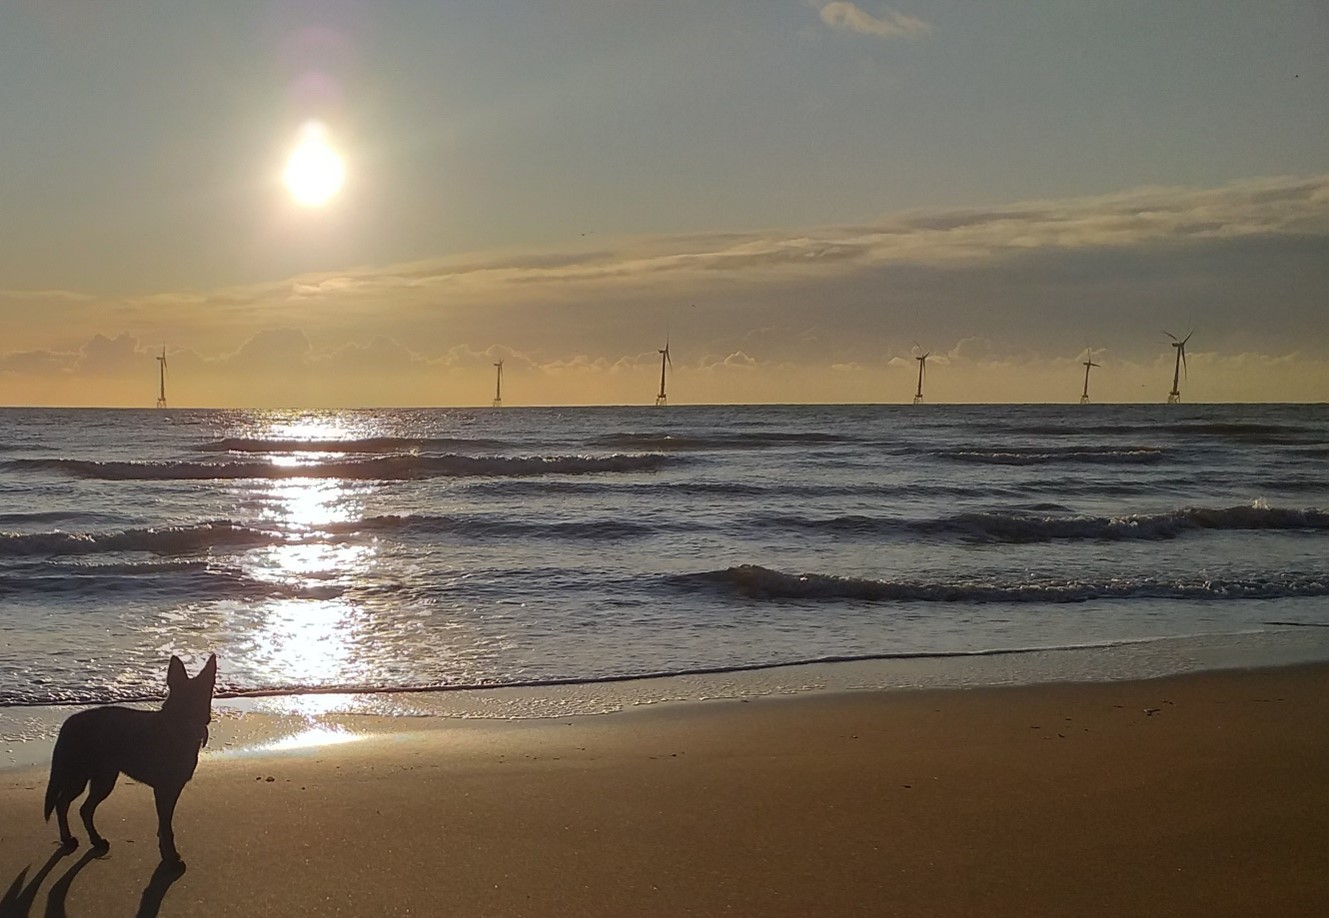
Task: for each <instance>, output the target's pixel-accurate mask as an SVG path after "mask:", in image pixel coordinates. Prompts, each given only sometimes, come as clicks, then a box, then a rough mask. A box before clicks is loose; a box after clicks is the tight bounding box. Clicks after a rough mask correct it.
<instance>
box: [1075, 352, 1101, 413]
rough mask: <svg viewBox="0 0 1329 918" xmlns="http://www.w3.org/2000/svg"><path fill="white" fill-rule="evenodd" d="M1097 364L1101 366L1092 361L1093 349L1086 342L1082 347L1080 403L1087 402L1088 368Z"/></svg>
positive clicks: (1085, 403) (1084, 403)
mask: <svg viewBox="0 0 1329 918" xmlns="http://www.w3.org/2000/svg"><path fill="white" fill-rule="evenodd" d="M1097 366H1102V364H1098V363H1094V349H1093V348H1091V347H1090V346H1089V345H1087V344H1086V345H1085V347H1084V391H1083V392H1081V393H1080V404H1081V405H1087V404H1089V368H1090V367H1097Z"/></svg>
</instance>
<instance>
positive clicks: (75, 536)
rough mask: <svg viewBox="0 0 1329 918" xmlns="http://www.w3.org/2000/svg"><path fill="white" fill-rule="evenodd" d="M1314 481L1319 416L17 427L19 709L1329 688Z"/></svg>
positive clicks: (121, 421)
mask: <svg viewBox="0 0 1329 918" xmlns="http://www.w3.org/2000/svg"><path fill="white" fill-rule="evenodd" d="M1326 468H1329V406H1323V405H1310V406H1306V405H1201V406H1187V405H1172V406H1164V405H1154V406H1142V405H1130V406H1095V405H1087V406H1080V405H1071V406H943V405H919V406H880V405H872V406H821V405H818V406H769V407H767V406H710V407H683V406H675V407H668V408H658V409H657V408H543V409H535V408H531V409H526V408H503V409H465V410H459V409H447V410H444V409H433V410H426V409H419V410H417V409H410V410H354V411H350V410H348V411H233V410H187V409H161V410H142V411H139V410H51V409H3V410H0V710H3V709H10V710H14V709H16V708H19V707H23V706H31V705H48V704H68V703H94V702H102V701H141V700H148V699H156V698H159V697H160V695H161V692H162V682H163V672H164V661H165V660H166V659H167V657H168V656H169V655H171V654H179V655H181V656H183V657H185V658H186V659H187V660H190V661H191V662H192V663H194V664H195V665H196V664H197V663H198V662H201V660H202V659H204V658H205V657H206V655H207V654H208V653H212V652H215V653H216V654H217V655H218V657H219V659H220V662H221V676H220V679H219V694H221V695H223V696H226V695H231V696H234V695H240V694H253V693H260V694H265V693H271V694H276V695H290V696H298V695H300V694H301V693H307V692H311V691H314V692H355V691H371V692H373V691H386V690H399V689H412V690H415V689H438V690H443V689H465V688H480V687H491V688H492V687H503V686H526V687H536V688H537V689H539V688H540V687H549V688H548V691H549V692H550V693H553V692H554V687H555V686H559V685H563V684H573V685H597V684H598V685H607V684H615V683H617V682H618V681H619V680H624V679H633V678H636V677H642V676H650V675H671V674H673V675H676V674H697V673H711V674H725V673H730V672H740V671H745V670H752V669H754V668H759V667H770V666H776V667H779V666H784V665H788V664H799V663H808V662H816V661H844V660H867V661H871V660H895V661H901V663H902V667H903V668H901V669H900V670H899V671H900V672H904V673H908V672H911V671H916V669H915V670H910V669H909V668H908V666H907V665H904V664H905V663H907V661H937V660H941V661H945V660H958V661H965V660H974V659H982V660H989V661H991V660H996V659H999V660H1000V664H999V665H994V666H990V667H989V670H986V671H990V672H992V673H996V674H998V675H996V676H993V677H992V678H994V679H996V678H999V679H1000V680H1001V681H1021V680H1023V679H1033V678H1037V677H1039V675H1040V673H1043V672H1045V671H1046V672H1051V673H1052V674H1053V675H1054V676H1055V675H1056V674H1057V673H1063V674H1064V673H1065V672H1072V673H1073V675H1075V676H1076V677H1088V678H1095V677H1113V676H1117V675H1139V674H1148V675H1157V674H1161V673H1162V672H1166V671H1170V670H1180V669H1185V668H1188V667H1190V666H1192V665H1194V663H1195V661H1196V660H1204V659H1208V660H1215V661H1219V663H1218V664H1216V665H1220V664H1221V665H1243V664H1244V663H1248V662H1249V663H1257V662H1269V661H1270V659H1273V660H1274V661H1275V662H1277V661H1278V660H1280V659H1329V602H1326V597H1327V596H1329V573H1327V572H1326V562H1325V559H1326V557H1329V473H1327V472H1326ZM1160 646H1166V647H1168V648H1170V649H1169V650H1168V651H1167V652H1166V653H1161V654H1160V653H1159V651H1158V649H1157V648H1158V647H1160ZM1271 646H1272V647H1275V648H1276V650H1277V653H1275V654H1274V656H1273V657H1272V658H1270V657H1269V654H1268V648H1269V647H1271ZM1215 647H1218V648H1220V650H1221V652H1215V651H1214V648H1215ZM1178 648H1180V649H1178ZM1188 648H1190V649H1192V650H1196V651H1197V652H1196V653H1191V652H1188ZM1202 648H1208V650H1207V651H1206V652H1207V653H1208V656H1205V655H1204V654H1201V653H1198V651H1199V649H1202ZM1094 649H1098V650H1099V651H1101V652H1100V653H1098V654H1097V655H1096V656H1092V657H1089V658H1086V657H1085V653H1086V650H1094ZM1059 659H1060V660H1065V661H1070V660H1082V661H1083V660H1085V659H1089V660H1090V661H1091V662H1089V663H1088V664H1084V665H1080V664H1077V666H1078V668H1075V667H1072V668H1071V670H1067V669H1065V668H1064V667H1063V668H1062V669H1058V665H1057V664H1056V662H1055V661H1057V660H1059ZM1093 660H1098V661H1099V662H1098V663H1094V662H1092V661H1093ZM1049 661H1052V662H1051V663H1050V662H1049ZM1105 661H1106V662H1105ZM1132 661H1139V665H1138V666H1135V665H1133V664H1132ZM969 671H970V672H973V671H974V670H972V668H971V669H970V670H969ZM906 681H908V679H906ZM528 694H529V693H528ZM574 707H575V706H574Z"/></svg>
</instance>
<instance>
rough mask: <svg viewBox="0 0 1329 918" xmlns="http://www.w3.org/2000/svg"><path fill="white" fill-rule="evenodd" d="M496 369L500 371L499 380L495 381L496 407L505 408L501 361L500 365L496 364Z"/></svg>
mask: <svg viewBox="0 0 1329 918" xmlns="http://www.w3.org/2000/svg"><path fill="white" fill-rule="evenodd" d="M494 368H495V369H496V370H498V379H497V380H495V382H494V407H495V408H502V407H503V361H501V360H500V361H499V362H498V363H496V364H494Z"/></svg>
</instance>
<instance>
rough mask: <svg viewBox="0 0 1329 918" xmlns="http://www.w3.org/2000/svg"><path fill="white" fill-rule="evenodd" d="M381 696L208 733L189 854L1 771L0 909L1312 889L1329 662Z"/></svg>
mask: <svg viewBox="0 0 1329 918" xmlns="http://www.w3.org/2000/svg"><path fill="white" fill-rule="evenodd" d="M396 723H397V724H398V726H399V727H400V728H402V730H405V729H410V730H412V731H413V732H395V733H389V734H377V735H373V736H370V737H368V738H366V739H363V740H361V741H359V742H354V743H347V744H343V745H335V746H323V747H312V748H309V749H306V750H304V751H300V752H288V753H281V754H262V755H256V754H243V753H235V752H226V753H223V754H220V755H214V756H209V757H206V758H205V759H204V761H203V762H202V764H201V765H200V768H199V772H198V775H197V776H196V778H195V780H194V782H193V783H192V784H191V785H190V786H189V787H188V788H187V789H186V790H185V793H184V796H183V797H182V799H181V803H180V808H179V810H178V811H177V814H176V821H175V826H176V839H177V843H178V844H179V846H180V849H181V851H182V852H183V854H184V856H185V858H186V860H187V861H188V862H189V868H188V870H187V871H186V872H185V873H184V874H182V875H179V876H174V875H163V874H154V868H155V867H156V863H157V858H156V845H155V840H154V837H153V833H154V830H155V825H154V819H153V815H152V803H151V794H150V792H149V791H148V790H147V789H146V788H143V787H139V786H133V785H129V784H128V783H127V782H124V783H122V786H121V787H120V788H118V789H117V791H116V792H115V793H114V794H113V795H112V796H111V798H110V799H109V800H108V801H107V802H106V803H105V804H103V805H102V807H101V809H100V811H99V820H98V824H99V827H100V829H101V831H102V833H103V834H104V835H106V836H107V837H108V838H109V839H110V840H111V845H112V847H111V851H110V854H109V855H108V856H106V857H103V858H90V857H81V856H80V855H84V854H85V853H86V840H85V842H84V845H85V847H84V848H82V849H80V850H79V851H77V852H75V853H74V854H72V855H69V856H67V857H64V858H62V859H54V858H53V855H54V854H55V838H56V831H55V827H54V826H53V825H46V824H43V823H42V821H41V798H42V793H43V791H44V787H45V775H44V774H40V773H37V772H33V771H10V772H4V773H0V890H4V889H7V890H8V892H7V893H5V895H4V899H3V904H0V916H5V918H8V916H11V915H65V914H68V915H70V916H99V915H114V916H124V915H131V914H134V913H135V910H136V909H137V910H139V913H140V914H148V915H151V914H161V915H207V916H217V915H244V916H255V915H283V916H284V915H459V916H491V915H492V916H545V915H551V916H552V915H558V916H602V915H603V916H611V915H612V916H655V915H658V916H678V915H706V916H712V915H715V916H724V915H743V916H746V915H752V916H763V918H772V916H784V915H789V916H795V915H796V916H809V915H827V916H849V915H872V916H886V915H917V916H951V915H965V916H1004V915H1011V916H1032V915H1058V916H1062V915H1064V916H1090V915H1104V916H1107V915H1111V916H1123V915H1197V916H1199V915H1203V916H1215V915H1242V916H1247V915H1273V916H1285V915H1316V916H1319V915H1324V914H1326V913H1329V729H1326V725H1329V667H1310V668H1295V669H1280V670H1267V671H1251V672H1231V673H1217V674H1205V675H1199V676H1187V677H1179V678H1173V679H1166V680H1156V681H1147V682H1133V683H1111V684H1096V685H1044V686H1034V687H1023V688H1001V689H981V690H960V691H919V692H885V693H863V694H850V695H819V696H802V697H795V698H776V699H759V700H754V701H751V702H747V703H744V702H737V701H731V702H706V703H698V704H692V705H678V706H669V707H662V708H657V709H651V710H645V711H638V712H634V713H626V714H611V715H600V716H591V717H582V718H576V719H571V720H551V721H538V722H524V723H493V722H490V723H477V722H465V721H441V722H437V721H436V722H431V723H430V724H429V725H428V726H427V728H426V729H419V728H420V727H421V724H420V723H419V722H418V721H417V720H416V719H409V718H408V719H398V721H397V722H396ZM78 833H79V834H80V835H82V829H81V827H79V829H78ZM11 884H12V885H11Z"/></svg>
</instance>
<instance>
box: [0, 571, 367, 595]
mask: <svg viewBox="0 0 1329 918" xmlns="http://www.w3.org/2000/svg"><path fill="white" fill-rule="evenodd" d="M343 592H344V588H343V587H342V586H340V585H338V584H333V583H310V582H285V581H280V582H279V581H269V580H262V579H258V578H255V577H250V576H248V575H246V574H244V573H243V572H241V571H239V570H236V569H234V568H228V567H216V566H213V565H211V564H209V563H208V562H206V561H188V562H180V563H153V562H146V563H140V564H89V565H47V566H45V567H44V569H43V570H42V571H41V572H19V573H5V574H0V596H24V597H31V596H32V595H34V594H38V595H44V596H50V595H60V594H66V595H68V596H71V597H75V598H77V599H79V600H89V599H97V598H101V597H106V596H113V595H118V594H125V593H128V594H132V595H134V596H135V597H137V598H144V597H148V596H150V597H152V598H155V599H161V598H163V597H169V598H171V599H173V600H176V601H179V600H187V599H194V600H209V601H215V600H232V601H245V600H258V599H334V598H336V597H337V596H340V595H341V594H342V593H343Z"/></svg>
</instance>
